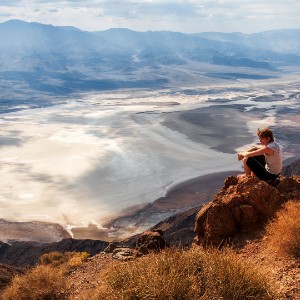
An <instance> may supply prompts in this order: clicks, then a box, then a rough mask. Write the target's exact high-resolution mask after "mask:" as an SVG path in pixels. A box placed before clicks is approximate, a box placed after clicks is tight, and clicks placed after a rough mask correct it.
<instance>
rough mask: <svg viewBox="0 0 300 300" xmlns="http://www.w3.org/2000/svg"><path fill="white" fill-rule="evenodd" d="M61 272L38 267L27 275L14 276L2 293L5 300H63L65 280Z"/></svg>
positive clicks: (55, 269)
mask: <svg viewBox="0 0 300 300" xmlns="http://www.w3.org/2000/svg"><path fill="white" fill-rule="evenodd" d="M62 272H63V271H62V270H60V269H57V268H53V267H50V266H38V267H36V268H34V269H32V270H31V271H29V272H28V273H27V274H25V275H22V276H16V277H15V278H14V279H13V280H12V283H11V285H10V286H9V287H8V288H6V289H5V290H4V291H3V294H2V299H5V300H24V299H26V300H50V299H51V300H63V299H65V296H64V293H63V291H64V289H65V280H64V278H63V274H62Z"/></svg>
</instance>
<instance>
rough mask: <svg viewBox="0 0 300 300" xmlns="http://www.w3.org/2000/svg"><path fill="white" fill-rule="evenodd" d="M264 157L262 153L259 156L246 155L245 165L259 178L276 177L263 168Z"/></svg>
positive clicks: (272, 178)
mask: <svg viewBox="0 0 300 300" xmlns="http://www.w3.org/2000/svg"><path fill="white" fill-rule="evenodd" d="M265 164H266V161H265V157H264V155H259V156H251V157H248V159H247V162H246V165H247V166H248V167H249V169H250V170H251V171H252V172H253V173H254V175H255V176H256V177H258V178H259V179H260V180H264V181H267V180H274V179H276V178H277V177H278V176H279V174H278V175H275V174H272V173H270V172H268V171H267V170H266V168H265Z"/></svg>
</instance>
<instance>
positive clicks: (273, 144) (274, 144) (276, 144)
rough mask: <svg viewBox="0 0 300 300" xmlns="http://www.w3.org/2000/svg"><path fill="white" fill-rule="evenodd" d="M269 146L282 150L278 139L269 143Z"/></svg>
mask: <svg viewBox="0 0 300 300" xmlns="http://www.w3.org/2000/svg"><path fill="white" fill-rule="evenodd" d="M267 147H268V148H270V149H275V150H280V145H279V144H278V143H277V142H276V141H274V142H271V143H269V144H268V145H267Z"/></svg>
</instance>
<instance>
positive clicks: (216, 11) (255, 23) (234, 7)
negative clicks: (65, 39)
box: [0, 0, 300, 32]
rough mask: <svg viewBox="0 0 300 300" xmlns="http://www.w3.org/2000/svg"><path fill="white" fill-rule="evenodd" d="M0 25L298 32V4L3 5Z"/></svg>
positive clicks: (195, 0)
mask: <svg viewBox="0 0 300 300" xmlns="http://www.w3.org/2000/svg"><path fill="white" fill-rule="evenodd" d="M0 9H1V14H0V21H5V20H7V19H8V18H17V19H22V20H25V21H35V22H40V23H47V24H53V25H72V26H76V27H78V28H80V29H83V30H92V31H95V30H104V29H108V28H112V27H126V28H130V29H133V30H137V31H146V30H173V31H181V32H199V31H242V32H257V31H264V30H269V29H276V28H300V18H299V16H298V12H299V11H300V1H298V0H272V1H270V0H243V1H241V0H185V1H183V0H177V1H169V0H122V1H121V0H72V1H71V0H65V1H61V0H53V1H49V0H31V1H30V0H10V1H7V0H0Z"/></svg>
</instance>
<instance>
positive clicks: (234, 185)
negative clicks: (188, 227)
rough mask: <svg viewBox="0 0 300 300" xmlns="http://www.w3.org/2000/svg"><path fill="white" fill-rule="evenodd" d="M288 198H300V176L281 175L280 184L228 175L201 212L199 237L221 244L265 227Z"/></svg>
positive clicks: (203, 241) (201, 241)
mask: <svg viewBox="0 0 300 300" xmlns="http://www.w3.org/2000/svg"><path fill="white" fill-rule="evenodd" d="M288 200H296V201H300V176H292V177H283V176H280V177H279V179H278V181H277V182H276V186H272V185H270V184H268V183H266V182H264V181H262V180H259V179H258V178H254V177H251V176H249V177H244V178H241V179H238V178H237V177H234V176H231V177H228V178H227V179H226V180H225V182H224V186H223V188H222V189H221V191H220V192H218V193H217V194H216V195H215V196H214V198H213V200H212V201H211V202H209V203H208V204H206V205H205V206H203V207H202V208H201V210H200V211H199V213H198V214H197V216H196V224H195V233H196V239H195V241H196V242H197V243H198V244H201V245H204V246H210V245H213V246H221V245H222V244H223V243H224V242H226V241H229V240H230V239H231V238H233V237H234V236H235V235H236V234H237V233H241V232H249V231H252V230H254V229H257V228H262V227H263V226H264V224H265V223H266V222H267V221H268V220H270V219H271V218H272V217H274V216H275V213H276V212H277V211H278V210H279V209H280V207H281V206H282V204H284V203H285V202H287V201H288Z"/></svg>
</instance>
